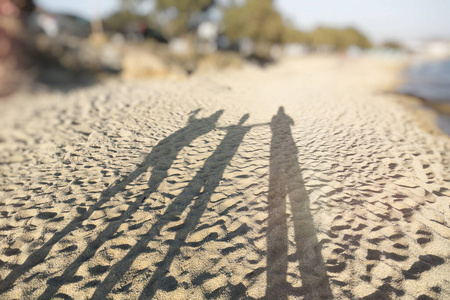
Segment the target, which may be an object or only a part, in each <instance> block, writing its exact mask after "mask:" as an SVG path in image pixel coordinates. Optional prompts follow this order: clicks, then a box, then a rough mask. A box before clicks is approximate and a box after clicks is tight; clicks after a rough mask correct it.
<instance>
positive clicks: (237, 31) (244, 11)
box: [224, 0, 284, 52]
mask: <svg viewBox="0 0 450 300" xmlns="http://www.w3.org/2000/svg"><path fill="white" fill-rule="evenodd" d="M224 21H225V22H224V23H225V34H226V35H227V36H228V38H229V39H230V40H231V41H232V42H235V41H238V40H239V39H241V38H250V39H251V40H252V41H253V42H254V43H255V46H256V48H257V49H258V48H259V49H260V51H261V52H265V51H267V49H268V48H269V47H270V45H272V44H275V43H282V42H283V31H284V24H283V20H282V18H281V15H280V13H279V12H278V11H276V9H275V8H274V6H273V0H247V1H246V3H245V4H244V5H242V6H233V7H231V8H229V9H228V10H226V12H225V20H224Z"/></svg>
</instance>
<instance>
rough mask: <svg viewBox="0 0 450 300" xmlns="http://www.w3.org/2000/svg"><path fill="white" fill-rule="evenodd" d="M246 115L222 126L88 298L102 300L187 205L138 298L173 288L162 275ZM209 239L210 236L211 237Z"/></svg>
mask: <svg viewBox="0 0 450 300" xmlns="http://www.w3.org/2000/svg"><path fill="white" fill-rule="evenodd" d="M248 117H249V115H248V114H246V115H244V116H243V117H242V118H241V120H240V121H239V123H238V124H237V125H232V126H229V127H227V128H226V130H227V134H226V135H225V137H224V138H223V139H222V141H221V143H220V144H219V145H218V146H217V148H216V150H215V151H214V153H213V154H212V155H211V156H210V157H208V158H207V159H206V160H205V163H204V165H203V167H202V168H201V169H200V170H199V171H198V172H197V174H196V175H195V176H194V178H193V179H192V180H191V181H190V182H189V184H188V185H187V186H186V187H185V188H184V189H183V191H182V192H181V193H180V194H179V195H178V196H177V197H176V198H175V199H174V200H173V201H172V202H171V203H170V204H169V206H168V207H167V209H166V210H165V213H164V215H163V216H161V217H160V218H159V219H158V220H157V221H156V222H155V223H154V224H153V225H152V227H151V228H150V230H149V231H148V232H147V233H146V234H144V235H143V236H142V238H141V239H140V240H139V241H138V242H137V243H136V244H135V245H134V246H133V247H132V248H131V249H130V250H129V252H128V253H127V254H126V255H125V257H123V258H122V259H121V260H120V261H119V262H117V263H116V264H115V265H114V266H113V267H112V268H111V270H110V272H109V274H108V275H107V276H106V278H105V279H104V280H103V282H102V283H100V284H99V285H98V287H97V289H96V290H95V292H94V294H93V296H92V299H104V297H105V295H107V294H109V293H110V292H111V290H112V289H113V287H114V286H115V285H116V283H117V282H118V281H119V280H120V279H121V278H122V277H123V276H124V275H125V273H126V272H127V271H128V270H129V269H130V267H131V265H132V264H133V262H134V261H135V259H136V258H137V257H138V256H139V255H140V254H141V253H143V252H145V249H146V247H147V244H148V243H149V242H150V241H152V240H154V239H155V238H156V237H157V236H158V235H159V234H160V232H161V229H162V228H163V227H165V226H167V225H168V224H170V223H171V222H173V221H174V218H175V219H176V220H179V217H180V216H181V214H182V213H183V212H184V211H185V210H186V209H187V208H188V207H190V208H189V212H188V213H187V216H186V218H185V221H184V223H183V224H182V225H177V231H176V235H175V238H174V239H173V241H172V242H171V244H170V246H169V249H168V251H167V253H166V255H165V257H164V259H163V260H162V261H160V262H158V263H156V264H155V265H156V270H155V271H154V272H152V274H151V278H150V280H149V282H148V283H147V285H146V286H145V288H144V289H143V291H142V293H141V295H140V297H139V298H140V299H152V298H153V296H154V295H155V293H156V292H157V291H158V289H163V290H166V291H170V290H174V289H176V288H177V286H178V283H177V281H176V279H175V278H174V277H172V276H166V275H167V273H168V270H169V269H170V266H171V264H172V262H173V260H174V258H176V256H177V255H179V254H180V249H181V247H183V246H186V239H187V237H188V235H189V234H190V233H191V232H193V231H194V230H195V228H196V227H197V225H198V224H199V221H200V218H201V217H202V215H203V213H204V211H205V210H206V207H207V205H208V203H209V201H210V198H211V195H212V194H213V193H214V191H215V189H216V188H217V186H219V183H220V181H221V180H222V176H223V173H224V171H225V169H226V167H227V166H228V165H229V163H230V161H231V159H232V158H233V156H234V155H235V153H236V151H237V149H238V148H239V145H240V144H241V142H242V140H243V139H244V136H245V135H246V133H247V132H248V131H249V130H250V129H251V128H252V126H243V124H244V122H245V121H246V120H247V119H248ZM177 223H178V222H177ZM212 238H213V239H214V237H212ZM203 242H206V241H203Z"/></svg>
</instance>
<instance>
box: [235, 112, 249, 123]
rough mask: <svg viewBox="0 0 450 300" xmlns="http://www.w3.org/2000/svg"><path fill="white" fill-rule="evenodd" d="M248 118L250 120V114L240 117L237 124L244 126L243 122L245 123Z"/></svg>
mask: <svg viewBox="0 0 450 300" xmlns="http://www.w3.org/2000/svg"><path fill="white" fill-rule="evenodd" d="M248 118H250V114H245V115H243V116H242V118H241V119H240V120H239V123H238V125H242V124H244V123H245V121H247V120H248Z"/></svg>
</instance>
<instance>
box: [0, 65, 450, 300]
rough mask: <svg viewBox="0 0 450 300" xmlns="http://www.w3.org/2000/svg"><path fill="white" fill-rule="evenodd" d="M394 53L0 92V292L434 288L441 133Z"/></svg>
mask: <svg viewBox="0 0 450 300" xmlns="http://www.w3.org/2000/svg"><path fill="white" fill-rule="evenodd" d="M395 70H396V65H395V64H394V63H392V62H386V61H384V62H383V61H374V60H368V59H362V60H359V61H348V62H342V61H338V60H337V59H336V58H310V59H304V60H298V61H287V62H284V63H283V64H281V65H279V66H275V67H270V68H268V69H265V70H261V69H257V68H253V67H246V68H245V69H243V70H241V71H230V72H225V73H223V74H209V75H203V76H195V77H192V78H190V79H188V80H185V81H173V80H156V81H150V82H122V83H119V82H109V83H105V84H103V85H98V86H94V87H90V88H85V89H80V90H73V91H71V92H69V93H66V94H62V93H61V94H60V93H47V94H42V93H40V94H37V95H21V96H17V97H16V99H14V101H12V100H11V101H3V102H2V103H0V142H1V144H0V174H1V177H0V279H1V280H0V293H1V294H0V298H2V299H50V298H52V297H53V298H56V299H57V298H63V299H87V298H93V299H105V298H106V299H139V298H140V299H150V298H155V299H203V298H208V299H240V298H249V299H252V298H256V299H259V298H266V299H288V298H289V299H388V298H401V299H417V298H419V299H448V298H450V283H449V280H450V279H449V274H450V263H449V255H450V242H449V239H450V229H449V225H450V223H449V222H450V219H449V200H450V190H449V189H450V177H449V176H450V139H449V138H448V137H446V136H444V135H439V134H433V135H431V134H430V133H428V132H427V131H424V130H423V129H422V128H421V127H419V126H418V125H417V124H416V123H415V122H414V120H413V117H412V116H411V115H410V114H408V112H407V111H406V110H405V108H404V107H403V106H400V104H398V103H397V102H396V101H395V96H392V95H386V94H383V93H380V91H381V90H382V89H383V88H384V87H385V86H387V85H389V84H391V83H392V82H394V80H395V75H396V71H395Z"/></svg>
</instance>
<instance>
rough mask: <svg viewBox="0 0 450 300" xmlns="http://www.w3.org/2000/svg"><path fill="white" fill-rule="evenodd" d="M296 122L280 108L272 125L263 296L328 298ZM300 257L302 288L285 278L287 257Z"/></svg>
mask: <svg viewBox="0 0 450 300" xmlns="http://www.w3.org/2000/svg"><path fill="white" fill-rule="evenodd" d="M292 125H294V121H293V120H292V119H291V117H289V116H288V115H287V114H286V113H285V111H284V108H283V107H280V108H279V110H278V113H277V114H276V115H275V116H274V117H273V118H272V122H271V124H270V127H271V130H272V141H271V146H270V173H269V194H268V236H267V288H266V298H267V299H287V298H288V296H289V295H295V296H304V297H305V299H332V298H333V297H332V294H331V289H330V285H329V281H328V277H327V272H326V268H325V264H324V262H323V258H322V254H321V246H320V244H319V243H318V240H317V236H316V230H315V228H314V220H313V218H312V215H311V211H310V208H309V197H308V193H307V191H306V189H305V185H304V181H303V178H302V174H301V170H300V165H299V163H298V160H297V158H298V150H297V146H296V145H295V142H294V139H293V137H292V133H291V126H292ZM288 199H289V204H290V206H291V213H292V220H293V226H294V236H295V238H294V239H295V245H296V251H295V253H294V254H293V255H289V254H288V244H289V238H288V215H287V207H288V206H287V201H288ZM289 261H298V263H299V268H300V275H301V282H302V286H301V288H294V287H292V286H291V285H290V284H289V283H288V282H287V275H288V262H289Z"/></svg>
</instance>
